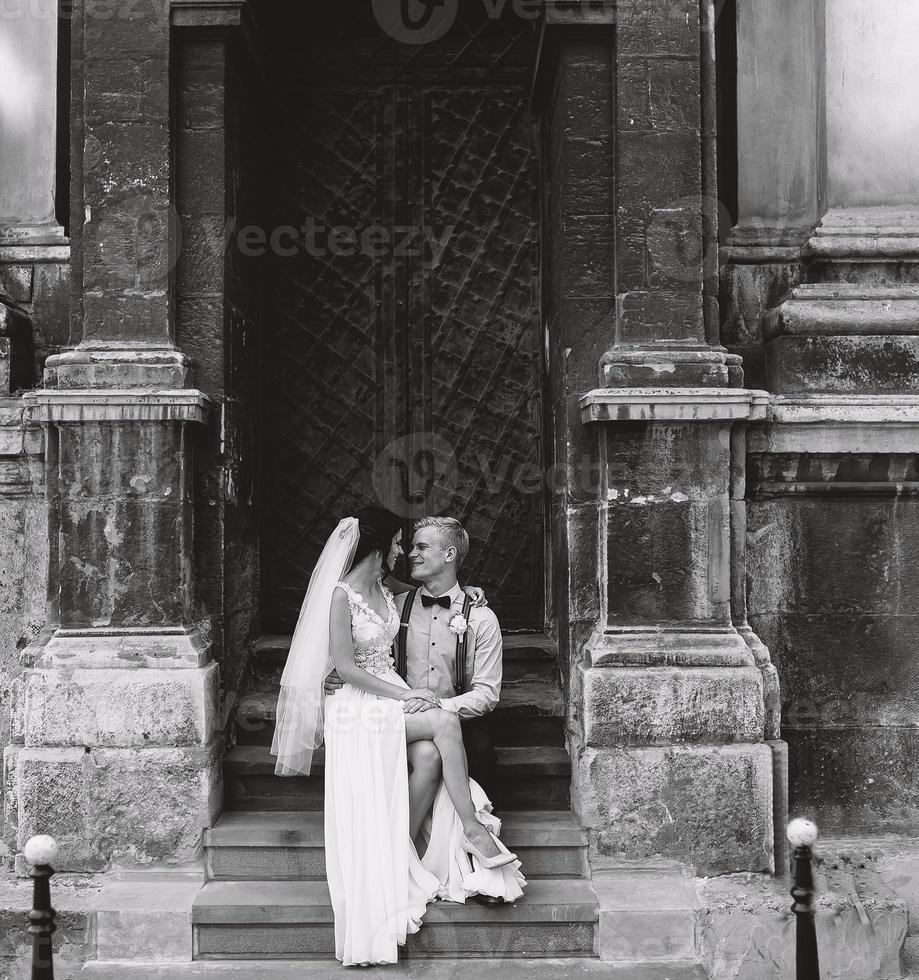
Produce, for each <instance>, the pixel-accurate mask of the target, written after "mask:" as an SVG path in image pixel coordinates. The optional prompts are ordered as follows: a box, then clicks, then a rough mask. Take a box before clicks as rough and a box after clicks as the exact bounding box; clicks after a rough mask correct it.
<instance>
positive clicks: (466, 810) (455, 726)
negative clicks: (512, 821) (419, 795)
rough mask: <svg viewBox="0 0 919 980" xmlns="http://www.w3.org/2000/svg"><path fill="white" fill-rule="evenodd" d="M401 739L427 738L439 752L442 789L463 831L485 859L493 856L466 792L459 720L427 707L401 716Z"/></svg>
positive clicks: (489, 840)
mask: <svg viewBox="0 0 919 980" xmlns="http://www.w3.org/2000/svg"><path fill="white" fill-rule="evenodd" d="M405 739H406V741H407V742H417V741H418V740H419V739H431V741H433V742H434V744H435V745H436V746H437V751H438V752H440V758H441V763H442V765H443V780H444V786H446V788H447V793H448V794H449V796H450V800H451V802H452V803H453V806H454V809H455V810H456V813H457V816H458V817H459V818H460V822H461V823H462V825H463V831H464V832H465V834H466V836H467V837H468V838H469V840H471V841H472V843H473V844H475V846H476V847H477V848H478V849H479V850H480V851H481V852H482V854H483V855H484V856H485V857H496V856H497V855H498V854H500V853H501V852H500V849H499V848H498V846H497V844H495V842H494V840H493V839H492V836H491V834H490V833H489V832H488V830H486V828H485V827H483V826H482V824H480V823H479V821H478V820H477V819H476V816H475V805H474V804H473V802H472V796H471V795H470V793H469V770H468V768H467V766H466V750H465V749H464V748H463V733H462V731H461V729H460V720H459V717H458V716H457V715H456V714H455V713H454V712H452V711H444V710H443V709H442V708H431V709H429V710H428V711H416V712H413V713H412V714H407V715H406V716H405Z"/></svg>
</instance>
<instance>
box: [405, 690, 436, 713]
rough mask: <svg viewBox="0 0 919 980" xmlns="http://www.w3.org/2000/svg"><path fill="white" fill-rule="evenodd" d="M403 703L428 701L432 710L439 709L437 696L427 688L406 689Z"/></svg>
mask: <svg viewBox="0 0 919 980" xmlns="http://www.w3.org/2000/svg"><path fill="white" fill-rule="evenodd" d="M402 700H403V701H428V702H429V703H430V705H431V707H432V708H436V707H437V701H438V698H437V695H436V694H435V693H434V692H433V691H429V690H428V689H427V688H426V687H417V688H406V690H405V691H404V692H403V694H402Z"/></svg>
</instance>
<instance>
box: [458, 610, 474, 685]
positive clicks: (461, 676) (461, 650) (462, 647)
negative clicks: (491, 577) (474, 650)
mask: <svg viewBox="0 0 919 980" xmlns="http://www.w3.org/2000/svg"><path fill="white" fill-rule="evenodd" d="M471 607H472V599H470V598H469V596H468V595H467V596H466V601H465V602H464V603H463V619H465V620H466V624H467V628H466V632H465V633H463V635H462V636H458V637H457V638H456V693H457V694H462V693H463V692H464V691H465V690H466V647H467V645H468V644H467V642H466V641H467V638H468V637H469V628H468V623H469V610H470V608H471Z"/></svg>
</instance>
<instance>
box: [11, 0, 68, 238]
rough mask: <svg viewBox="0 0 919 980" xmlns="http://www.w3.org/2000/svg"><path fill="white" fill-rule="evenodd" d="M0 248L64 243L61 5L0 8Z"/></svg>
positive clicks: (15, 3)
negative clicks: (59, 214)
mask: <svg viewBox="0 0 919 980" xmlns="http://www.w3.org/2000/svg"><path fill="white" fill-rule="evenodd" d="M0 25H2V33H0V73H2V76H3V86H2V88H0V174H3V180H2V181H0V246H10V245H16V246H44V245H63V244H64V243H65V242H66V239H65V238H64V230H63V228H61V226H60V225H59V224H58V221H57V218H56V216H55V200H54V188H55V180H56V175H57V57H58V47H57V37H58V9H57V3H55V2H50V0H44V2H38V3H36V2H29V0H10V2H7V3H5V4H4V5H3V10H2V11H0Z"/></svg>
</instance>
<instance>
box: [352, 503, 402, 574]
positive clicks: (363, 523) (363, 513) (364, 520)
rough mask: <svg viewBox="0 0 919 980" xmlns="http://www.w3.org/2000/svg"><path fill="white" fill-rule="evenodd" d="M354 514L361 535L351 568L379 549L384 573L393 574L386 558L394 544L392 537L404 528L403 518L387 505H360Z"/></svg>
mask: <svg viewBox="0 0 919 980" xmlns="http://www.w3.org/2000/svg"><path fill="white" fill-rule="evenodd" d="M354 516H355V517H356V518H357V520H358V526H359V528H360V532H361V536H360V539H359V540H358V542H357V551H355V552H354V561H352V562H351V568H355V567H357V565H359V564H360V562H362V561H363V560H364V559H365V558H366V557H367V556H368V555H372V554H373V553H374V552H375V551H379V552H380V553H381V554H382V556H383V575H384V576H385V575H389V574H391V573H392V569H391V568H390V567H389V566H388V565H387V564H386V558H387V556H388V555H389V549H390V547H391V546H392V539H393V538H394V537H395V535H396V532H397V531H401V530H402V521H401V519H400V518H398V517H396V515H395V514H393V513H392V512H390V511H388V510H386V508H385V507H377V506H375V505H373V504H371V505H369V506H367V507H359V508H358V509H357V510H356V511H355V512H354Z"/></svg>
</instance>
